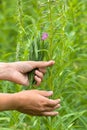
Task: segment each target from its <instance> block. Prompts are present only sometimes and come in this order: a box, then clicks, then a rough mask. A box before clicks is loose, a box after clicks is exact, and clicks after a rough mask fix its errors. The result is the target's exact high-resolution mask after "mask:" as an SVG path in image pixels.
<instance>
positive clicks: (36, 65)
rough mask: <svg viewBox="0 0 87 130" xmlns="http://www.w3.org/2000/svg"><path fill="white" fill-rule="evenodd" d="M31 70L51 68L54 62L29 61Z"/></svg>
mask: <svg viewBox="0 0 87 130" xmlns="http://www.w3.org/2000/svg"><path fill="white" fill-rule="evenodd" d="M31 63H32V65H33V68H43V67H49V66H52V65H53V64H54V63H55V62H54V61H53V60H51V61H31Z"/></svg>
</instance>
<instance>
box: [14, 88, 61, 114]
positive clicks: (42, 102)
mask: <svg viewBox="0 0 87 130" xmlns="http://www.w3.org/2000/svg"><path fill="white" fill-rule="evenodd" d="M52 94H53V92H50V91H39V90H28V91H22V92H19V93H15V94H14V97H15V101H16V102H15V106H16V110H17V111H19V112H22V113H25V114H29V115H33V116H56V115H58V112H56V111H54V110H55V109H57V108H59V107H60V99H56V100H52V99H49V98H48V97H50V96H52Z"/></svg>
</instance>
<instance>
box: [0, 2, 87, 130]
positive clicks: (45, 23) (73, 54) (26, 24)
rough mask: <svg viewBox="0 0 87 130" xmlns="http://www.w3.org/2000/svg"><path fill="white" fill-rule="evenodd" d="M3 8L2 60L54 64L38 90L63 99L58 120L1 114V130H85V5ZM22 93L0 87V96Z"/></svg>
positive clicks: (12, 4)
mask: <svg viewBox="0 0 87 130" xmlns="http://www.w3.org/2000/svg"><path fill="white" fill-rule="evenodd" d="M0 2H1V3H0V10H1V12H0V28H1V31H0V47H1V50H0V52H1V58H0V60H1V61H15V60H49V59H53V60H55V65H54V66H53V67H52V68H51V69H50V68H48V70H47V74H46V76H45V78H44V81H43V82H42V84H41V86H40V87H39V88H37V89H46V90H53V91H54V95H53V98H54V99H55V98H57V97H60V98H61V108H60V109H59V110H58V111H59V113H60V114H59V116H57V117H52V118H50V117H48V118H47V117H38V118H37V117H31V116H28V115H24V114H21V113H18V112H16V111H13V112H11V111H9V112H7V111H6V112H1V113H0V130H8V129H9V130H10V129H11V130H34V129H36V130H86V129H87V101H86V100H87V65H86V64H87V35H86V34H87V25H86V20H87V17H86V14H87V9H86V8H87V1H86V0H84V1H83V0H80V1H79V0H71V1H70V0H63V1H61V0H58V1H57V0H56V1H52V0H49V1H46V0H41V1H40V0H38V1H37V2H35V1H33V0H30V1H27V0H17V1H15V0H13V1H11V0H9V1H3V0H1V1H0ZM6 9H7V10H6ZM44 32H47V33H48V38H47V39H46V40H45V41H44V43H43V41H42V40H41V36H42V34H43V33H44ZM7 41H8V43H7ZM32 54H33V55H32ZM3 86H4V87H3ZM23 88H24V87H21V86H20V85H17V84H14V83H10V82H8V81H0V91H1V92H16V91H20V90H22V89H23ZM30 89H32V86H31V87H30Z"/></svg>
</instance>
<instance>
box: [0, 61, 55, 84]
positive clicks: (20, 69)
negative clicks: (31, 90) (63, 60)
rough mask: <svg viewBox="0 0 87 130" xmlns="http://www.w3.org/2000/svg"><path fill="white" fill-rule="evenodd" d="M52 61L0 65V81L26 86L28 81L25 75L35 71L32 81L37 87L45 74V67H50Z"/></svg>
mask: <svg viewBox="0 0 87 130" xmlns="http://www.w3.org/2000/svg"><path fill="white" fill-rule="evenodd" d="M54 63H55V62H54V61H52V60H51V61H19V62H12V63H0V79H2V80H9V81H12V82H15V83H18V84H21V85H25V86H28V85H29V79H28V75H27V73H28V72H30V71H32V70H33V69H37V70H35V76H34V79H35V81H36V85H37V86H39V85H40V83H41V81H42V79H43V75H44V74H45V73H46V67H49V66H52V65H53V64H54Z"/></svg>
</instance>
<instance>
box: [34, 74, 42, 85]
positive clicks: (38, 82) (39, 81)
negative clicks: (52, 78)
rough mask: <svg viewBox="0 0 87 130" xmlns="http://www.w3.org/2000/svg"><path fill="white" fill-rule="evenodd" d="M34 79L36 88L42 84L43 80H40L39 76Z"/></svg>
mask: <svg viewBox="0 0 87 130" xmlns="http://www.w3.org/2000/svg"><path fill="white" fill-rule="evenodd" d="M34 79H35V80H36V82H37V83H36V86H39V85H40V84H41V81H42V80H41V78H39V77H38V76H34Z"/></svg>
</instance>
